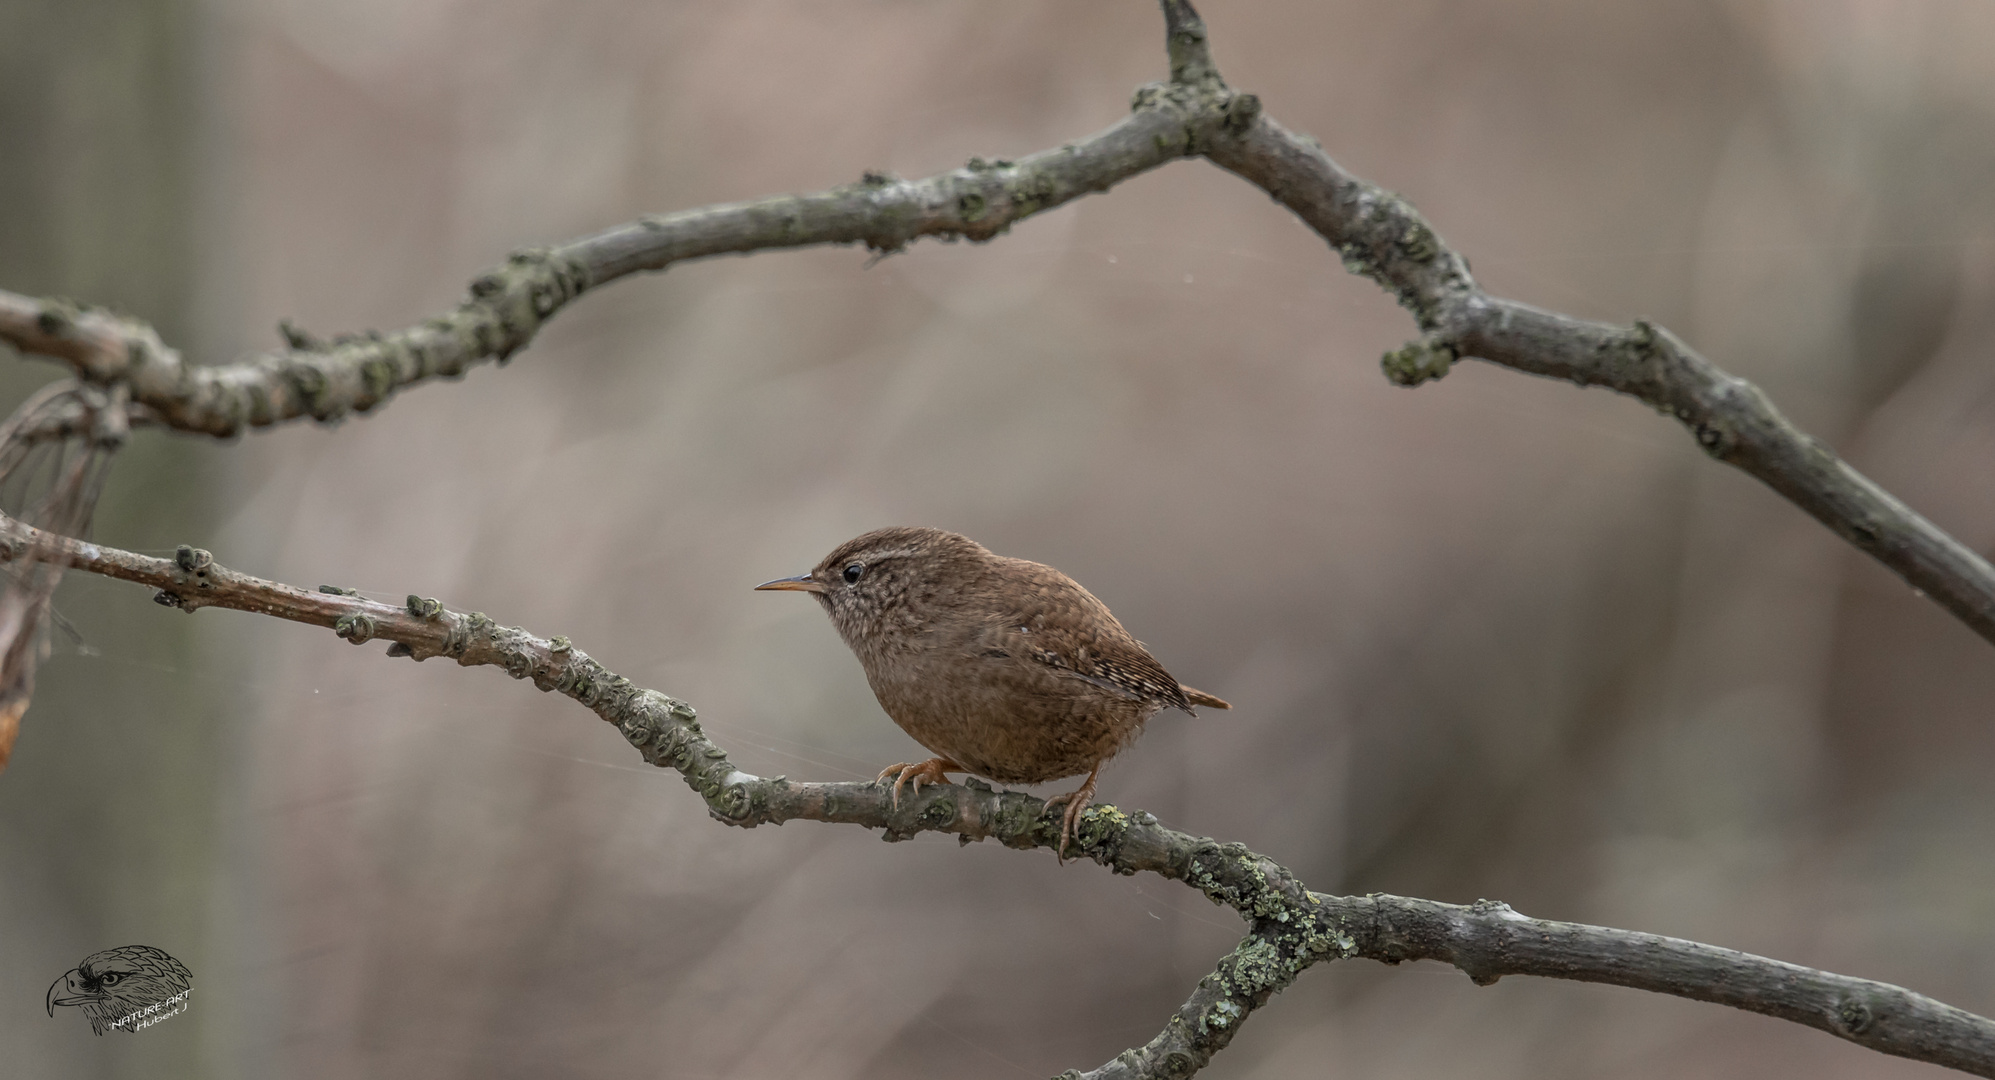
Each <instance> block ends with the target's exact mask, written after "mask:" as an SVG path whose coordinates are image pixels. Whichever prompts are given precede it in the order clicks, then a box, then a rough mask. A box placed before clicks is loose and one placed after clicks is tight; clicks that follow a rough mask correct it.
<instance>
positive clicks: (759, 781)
mask: <svg viewBox="0 0 1995 1080" xmlns="http://www.w3.org/2000/svg"><path fill="white" fill-rule="evenodd" d="M19 559H33V560H41V561H46V562H54V563H60V564H63V565H66V566H68V567H71V568H74V569H77V570H83V571H87V572H89V573H94V574H102V575H104V576H106V577H113V578H117V579H119V580H122V581H130V582H134V583H137V584H140V585H145V586H149V587H151V588H153V589H155V590H157V591H156V592H155V593H154V599H155V600H157V601H158V602H159V603H161V604H163V605H165V606H167V607H175V608H179V609H181V610H183V611H189V612H192V611H198V610H200V609H201V608H205V607H221V608H232V609H235V610H237V611H248V612H253V613H256V614H260V615H269V616H273V617H275V618H280V619H288V620H290V621H292V622H301V623H307V624H310V625H313V626H322V627H325V628H327V629H330V630H332V631H333V632H334V633H335V634H337V635H339V636H340V637H342V638H345V639H346V640H347V641H349V642H352V643H354V644H356V645H359V644H364V643H366V642H368V641H372V640H375V639H381V640H385V641H387V642H389V646H388V655H390V656H402V657H410V658H413V659H416V660H426V659H429V658H432V657H446V658H448V659H451V660H455V661H456V662H457V663H458V664H460V665H463V666H466V667H473V666H491V667H498V668H503V669H504V670H505V672H506V673H507V674H509V675H511V676H512V677H513V678H515V679H525V680H529V681H531V682H532V683H533V685H534V686H536V687H538V688H540V689H541V690H543V691H558V692H560V693H562V694H564V695H566V696H568V697H570V698H573V699H575V700H576V701H578V702H580V703H581V704H583V705H585V706H587V707H588V708H589V709H591V710H592V711H594V712H595V714H596V715H597V716H600V717H602V718H603V719H604V720H606V721H608V722H609V723H611V724H612V725H614V726H615V727H616V729H617V731H618V732H619V733H620V734H622V735H623V737H624V738H625V739H626V740H627V741H629V742H630V744H631V745H632V746H633V747H635V748H636V749H637V751H638V752H639V753H640V754H641V755H643V757H644V760H646V761H648V762H650V763H651V764H653V765H656V766H659V767H661V768H669V769H675V770H677V771H678V772H679V774H680V775H681V776H683V777H684V778H685V780H686V783H687V785H688V786H690V787H691V788H692V789H693V790H694V791H696V792H698V793H699V794H700V797H701V798H702V799H704V800H705V801H706V805H707V811H708V813H710V814H712V815H713V817H714V818H715V820H718V821H721V822H723V823H725V824H728V825H735V826H739V827H742V828H751V829H752V828H754V827H755V826H757V825H781V824H782V823H784V822H786V821H823V822H834V823H839V824H847V825H862V826H865V827H866V828H869V829H880V830H883V831H884V832H885V834H886V837H887V839H889V840H904V839H907V838H909V837H911V836H914V835H915V834H917V833H922V832H939V833H949V834H952V835H954V836H956V837H958V838H960V839H961V840H962V841H963V842H964V843H966V844H967V843H969V842H971V841H973V840H996V841H997V842H999V843H1001V844H1003V845H1005V846H1006V847H1012V848H1021V849H1031V848H1040V847H1044V848H1052V847H1054V846H1055V845H1056V844H1057V843H1058V841H1059V832H1060V815H1059V813H1058V812H1057V811H1055V812H1052V813H1048V812H1047V811H1046V804H1045V803H1044V802H1043V801H1042V800H1040V799H1038V798H1035V797H1033V796H1031V795H1027V794H1025V793H1023V792H1016V791H997V790H994V789H992V788H991V787H990V786H989V785H987V784H984V783H982V782H981V781H978V780H974V779H972V780H969V781H967V782H966V783H964V784H961V785H957V784H944V785H937V786H931V787H927V788H924V789H922V791H921V792H919V793H918V794H916V795H914V796H911V797H905V798H902V799H901V800H900V804H899V806H895V805H894V801H893V799H892V798H891V797H890V794H889V790H888V789H887V788H886V787H883V786H880V785H878V784H870V783H814V782H799V781H792V780H790V779H788V778H786V777H781V776H777V777H761V776H755V775H752V774H749V773H746V772H743V771H741V770H740V769H737V768H735V767H734V765H733V763H732V762H730V761H729V760H728V757H727V752H726V751H725V750H723V749H721V747H720V746H719V745H718V744H717V743H715V742H714V741H713V740H712V739H710V738H708V737H707V735H706V733H705V732H704V731H703V730H701V728H700V722H699V720H698V719H697V717H696V714H695V713H694V710H693V708H692V706H690V705H688V704H686V703H685V702H682V701H679V700H677V699H675V698H672V697H670V696H668V695H666V694H662V693H660V692H658V691H656V690H648V689H645V688H643V687H640V686H637V685H635V684H633V683H632V682H631V681H630V680H628V679H626V678H623V677H622V676H620V675H617V674H615V673H614V672H612V671H610V670H609V669H607V668H605V667H603V666H602V665H601V664H599V663H597V662H596V661H595V660H593V659H591V658H590V657H589V655H588V654H587V653H584V652H582V651H581V650H579V649H577V648H575V647H574V646H573V645H572V644H571V643H570V642H569V641H568V640H567V639H566V638H563V637H559V636H556V637H552V638H542V637H537V636H535V635H534V634H531V633H528V632H527V631H525V630H523V629H520V628H519V627H507V626H500V625H499V624H497V623H496V622H494V621H493V620H492V619H490V618H488V617H487V616H485V615H484V614H483V613H481V612H470V613H468V614H467V613H463V612H456V611H451V610H448V609H447V608H445V607H444V606H443V605H442V604H440V603H438V602H437V601H435V600H428V599H424V598H422V597H417V596H410V597H409V598H408V601H407V602H406V603H404V604H403V605H401V606H399V607H397V606H395V605H392V604H384V603H380V602H378V601H374V600H368V599H365V598H363V597H360V596H356V595H353V594H352V592H351V591H350V590H345V589H341V588H338V587H337V586H330V585H321V586H319V587H318V589H316V590H306V589H302V588H298V587H295V586H291V585H284V584H280V583H278V582H274V581H265V580H263V579H261V578H256V577H251V576H250V575H247V574H242V573H238V572H236V571H234V570H230V569H227V568H225V567H223V566H221V565H220V564H218V563H216V562H215V561H214V559H213V557H212V556H210V555H209V553H208V552H206V551H202V550H200V549H198V548H192V547H182V548H181V549H180V550H179V552H178V553H176V555H175V557H174V558H172V559H155V558H151V557H149V556H145V555H137V554H133V553H131V552H127V551H120V550H118V549H116V548H109V547H104V546H101V545H98V544H90V543H84V542H81V541H77V540H73V539H70V538H67V537H60V536H54V535H51V534H49V533H47V532H43V531H41V530H37V529H32V528H29V527H28V526H26V525H23V524H21V523H20V522H18V521H15V520H13V519H12V518H6V517H0V562H13V561H15V560H19ZM1075 840H1076V841H1077V842H1078V844H1079V847H1080V849H1081V850H1082V851H1083V852H1084V853H1085V854H1086V855H1087V856H1088V857H1089V858H1091V859H1093V860H1094V861H1095V862H1097V863H1100V864H1101V865H1102V866H1105V867H1107V868H1109V869H1110V870H1111V871H1113V872H1115V873H1118V874H1135V873H1152V874H1156V875H1158V876H1160V877H1164V878H1169V879H1171V880H1173V881H1179V882H1183V883H1184V884H1186V885H1189V886H1190V887H1192V888H1194V889H1197V890H1198V891H1199V892H1201V893H1203V894H1204V895H1205V896H1206V898H1208V899H1210V900H1211V901H1212V902H1213V903H1215V904H1223V905H1225V906H1226V907H1229V908H1231V909H1232V910H1233V911H1235V912H1236V913H1238V914H1239V915H1240V917H1241V918H1242V919H1244V920H1246V922H1247V924H1248V932H1247V936H1246V937H1245V938H1244V939H1242V941H1241V942H1240V944H1239V946H1238V947H1236V948H1235V949H1234V950H1233V951H1232V952H1231V953H1229V954H1228V955H1227V956H1226V957H1225V958H1224V959H1223V960H1222V961H1221V962H1220V964H1219V966H1218V968H1217V969H1216V970H1214V971H1213V973H1212V974H1210V975H1208V976H1206V977H1205V978H1204V979H1203V980H1201V981H1200V982H1199V985H1198V987H1197V988H1196V990H1194V991H1193V993H1192V995H1191V997H1190V998H1189V999H1188V1000H1187V1001H1186V1002H1185V1004H1184V1005H1183V1006H1181V1007H1180V1008H1179V1009H1178V1011H1177V1013H1176V1014H1174V1015H1173V1016H1172V1018H1171V1020H1170V1022H1169V1024H1168V1025H1167V1026H1166V1027H1165V1028H1164V1030H1163V1031H1162V1033H1160V1034H1159V1035H1158V1036H1157V1037H1156V1038H1155V1039H1153V1040H1151V1041H1150V1042H1149V1043H1148V1044H1146V1045H1144V1046H1142V1047H1138V1048H1136V1049H1133V1050H1129V1051H1126V1052H1125V1053H1123V1054H1122V1055H1120V1056H1118V1057H1117V1058H1116V1059H1115V1060H1113V1061H1111V1062H1109V1063H1108V1064H1106V1065H1103V1066H1102V1067H1101V1068H1100V1069H1097V1070H1095V1071H1094V1072H1092V1073H1088V1074H1086V1075H1087V1076H1090V1077H1183V1076H1189V1075H1190V1074H1191V1073H1193V1072H1195V1071H1197V1070H1198V1069H1199V1068H1202V1067H1203V1066H1204V1065H1205V1063H1206V1062H1207V1061H1209V1060H1210V1059H1211V1057H1212V1055H1213V1054H1214V1053H1216V1052H1217V1051H1219V1050H1220V1049H1222V1048H1223V1047H1225V1046H1226V1044H1227V1043H1228V1042H1229V1041H1231V1040H1232V1038H1233V1034H1234V1032H1236V1031H1238V1030H1239V1026H1240V1024H1241V1023H1242V1022H1244V1021H1245V1020H1246V1018H1247V1016H1248V1015H1249V1014H1250V1013H1252V1012H1253V1011H1254V1010H1255V1009H1257V1008H1259V1007H1260V1006H1262V1005H1264V1004H1266V1003H1267V1001H1268V999H1269V998H1270V997H1271V996H1273V995H1274V994H1275V993H1276V992H1277V991H1279V990H1281V989H1282V988H1284V987H1286V986H1287V985H1288V984H1289V983H1291V982H1293V981H1294V980H1295V978H1296V976H1298V975H1300V974H1301V973H1302V972H1303V970H1304V969H1306V968H1308V967H1309V966H1311V965H1312V964H1315V963H1317V962H1318V961H1321V960H1335V959H1345V958H1353V957H1363V958H1366V959H1371V960H1380V961H1384V962H1385V963H1389V964H1396V963H1399V962H1401V961H1405V960H1440V961H1442V962H1444V963H1449V964H1453V965H1454V966H1456V967H1458V968H1460V969H1461V970H1462V971H1464V972H1466V973H1467V974H1468V975H1469V977H1470V978H1472V979H1474V980H1475V981H1476V982H1478V983H1481V984H1484V985H1487V984H1489V983H1493V982H1495V981H1496V980H1497V979H1498V978H1499V977H1501V976H1504V975H1543V976H1547V977H1550V978H1559V979H1578V980H1582V981H1585V982H1604V983H1613V984H1615V985H1617V986H1630V987H1634V988H1637V989H1642V990H1653V991H1655V992H1657V993H1664V994H1673V995H1675V996H1678V997H1687V998H1694V999H1696V1000H1699V1001H1711V1002H1716V1003H1718V1004H1721V1005H1730V1006H1733V1007H1734V1008H1740V1009H1747V1010H1750V1011H1753V1012H1761V1013H1765V1014H1767V1015H1769V1016H1777V1017H1779V1018H1781V1019H1783V1020H1792V1021H1794V1022H1795V1023H1799V1024H1807V1025H1808V1026H1810V1027H1815V1028H1820V1029H1822V1030H1823V1031H1827V1032H1830V1033H1831V1034H1834V1035H1839V1036H1841V1037H1843V1038H1845V1039H1849V1040H1850V1041H1852V1042H1855V1043H1857V1044H1859V1045H1862V1046H1867V1047H1870V1048H1871V1049H1873V1050H1877V1051H1880V1052H1883V1053H1887V1054H1895V1055H1898V1056H1900V1057H1908V1058H1913V1059H1915V1060H1919V1061H1929V1062H1932V1063H1934V1064H1938V1065H1946V1066H1949V1067H1951V1068H1956V1069H1961V1070H1964V1071H1966V1072H1970V1073H1974V1074H1975V1075H1977V1076H1988V1077H1995V1022H1991V1021H1989V1020H1987V1019H1984V1018H1982V1017H1980V1016H1976V1015H1974V1014H1973V1013H1969V1012H1965V1011H1962V1010H1960V1009H1956V1008H1954V1007H1952V1006H1950V1005H1945V1004H1942V1003H1940V1002H1937V1001H1934V1000H1932V999H1931V998H1928V997H1924V996H1922V995H1920V994H1915V993H1912V992H1911V991H1909V990H1903V989H1900V988H1899V987H1896V986H1890V985H1887V984H1884V983H1878V982H1871V981H1869V980H1865V979H1853V978H1849V977H1848V976H1843V975H1833V974H1830V973H1828V972H1823V971H1817V970H1815V969H1812V968H1805V967H1799V966H1796V965H1793V964H1786V963H1782V962H1780V961H1778V960H1769V959H1767V958H1765V957H1760V956H1753V955H1750V954H1748V953H1742V952H1734V951H1732V950H1730V949H1720V948H1717V947H1715V946H1710V945H1700V944H1697V943H1695V942H1690V941H1681V940H1678V939H1676V938H1666V937H1659V936H1657V935H1654V934H1643V933H1637V932H1634V931H1629V930H1613V929H1609V928H1606V927H1599V926H1581V925H1578V924H1575V923H1561V922H1549V921H1545V920H1540V919H1529V918H1525V917H1524V916H1522V915H1519V914H1517V913H1516V912H1514V911H1512V910H1510V909H1509V908H1508V907H1507V906H1505V905H1503V904H1497V903H1490V902H1488V901H1479V902H1477V903H1476V904H1474V905H1471V906H1468V907H1461V906H1457V905H1454V904H1443V903H1438V902H1436V901H1432V900H1416V899H1409V898H1406V897H1399V896H1386V895H1381V894H1374V895H1371V896H1328V895H1325V894H1322V893H1314V892H1311V891H1309V889H1308V888H1307V887H1306V886H1304V885H1303V883H1302V882H1301V881H1299V880H1297V879H1296V877H1295V875H1294V874H1291V873H1290V872H1289V871H1288V870H1287V869H1286V868H1284V867H1283V866H1282V865H1281V864H1279V863H1277V862H1275V861H1274V860H1272V859H1269V858H1267V857H1266V856H1263V855H1258V854H1256V853H1254V852H1252V851H1249V850H1247V848H1246V847H1245V846H1243V845H1240V844H1222V843H1219V842H1217V841H1215V840H1212V839H1210V838H1208V837H1201V836H1193V835H1191V834H1189V833H1184V832H1180V831H1178V830H1176V829H1172V828H1168V827H1166V826H1164V825H1162V824H1160V823H1159V822H1158V821H1157V819H1156V818H1155V817H1153V816H1152V815H1150V814H1147V813H1144V812H1142V811H1140V810H1139V811H1127V810H1122V809H1118V808H1117V807H1114V806H1111V805H1106V804H1104V805H1099V806H1096V807H1093V808H1091V809H1090V810H1089V811H1088V812H1087V813H1086V814H1084V815H1083V816H1082V819H1081V826H1080V829H1079V830H1078V832H1077V833H1076V835H1075ZM1074 1075H1080V1074H1074Z"/></svg>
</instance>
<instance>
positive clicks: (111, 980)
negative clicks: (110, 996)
mask: <svg viewBox="0 0 1995 1080" xmlns="http://www.w3.org/2000/svg"><path fill="white" fill-rule="evenodd" d="M122 978H124V975H122V974H120V973H119V972H116V971H107V972H105V973H104V974H103V975H102V976H101V977H99V978H98V980H97V981H98V982H99V983H102V984H103V985H105V986H116V985H118V980H120V979H122Z"/></svg>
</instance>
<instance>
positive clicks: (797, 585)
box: [755, 574, 824, 593]
mask: <svg viewBox="0 0 1995 1080" xmlns="http://www.w3.org/2000/svg"><path fill="white" fill-rule="evenodd" d="M763 589H774V590H780V591H783V592H811V593H821V592H823V591H824V586H823V585H820V584H818V582H817V580H816V579H815V578H813V577H811V576H810V575H809V574H800V575H798V576H796V577H779V578H777V579H776V580H774V581H765V582H763V583H762V584H760V585H757V586H755V591H757V592H760V591H762V590H763Z"/></svg>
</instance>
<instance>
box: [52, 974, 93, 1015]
mask: <svg viewBox="0 0 1995 1080" xmlns="http://www.w3.org/2000/svg"><path fill="white" fill-rule="evenodd" d="M80 974H82V972H81V971H79V970H78V969H76V968H70V969H69V970H68V971H65V972H63V973H62V978H60V979H57V980H56V981H55V982H53V983H50V984H49V988H48V1014H49V1015H50V1016H54V1015H55V1007H56V1006H57V1005H82V1004H85V1003H87V1002H92V1001H96V1000H98V998H97V997H86V996H78V995H75V994H64V995H62V996H61V997H57V996H56V992H55V988H56V987H58V986H61V987H65V988H66V989H69V990H72V991H73V990H75V989H76V978H75V976H77V975H80ZM99 997H101V995H99Z"/></svg>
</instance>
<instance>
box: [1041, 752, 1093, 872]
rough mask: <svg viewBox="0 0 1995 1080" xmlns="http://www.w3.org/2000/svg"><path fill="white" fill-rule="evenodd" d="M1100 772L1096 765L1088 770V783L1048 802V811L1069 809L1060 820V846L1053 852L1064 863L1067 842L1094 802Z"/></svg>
mask: <svg viewBox="0 0 1995 1080" xmlns="http://www.w3.org/2000/svg"><path fill="white" fill-rule="evenodd" d="M1099 772H1101V766H1099V765H1096V766H1095V767H1094V768H1092V769H1090V770H1088V778H1087V781H1086V782H1085V783H1083V784H1082V785H1081V786H1080V787H1079V788H1078V789H1076V790H1074V791H1069V792H1067V793H1066V794H1065V795H1055V796H1053V797H1052V798H1049V799H1047V800H1046V809H1048V810H1051V809H1053V808H1054V807H1056V806H1060V805H1062V804H1065V806H1066V807H1067V812H1066V814H1064V815H1063V816H1062V817H1061V818H1060V846H1059V847H1057V848H1055V849H1054V851H1053V856H1054V858H1056V859H1058V860H1059V861H1060V862H1062V863H1065V862H1066V861H1067V841H1069V840H1071V839H1073V837H1074V826H1075V825H1077V824H1079V822H1080V820H1081V812H1082V811H1084V810H1086V809H1087V808H1088V806H1089V805H1091V804H1092V803H1093V802H1094V778H1095V775H1096V774H1097V773H1099Z"/></svg>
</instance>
